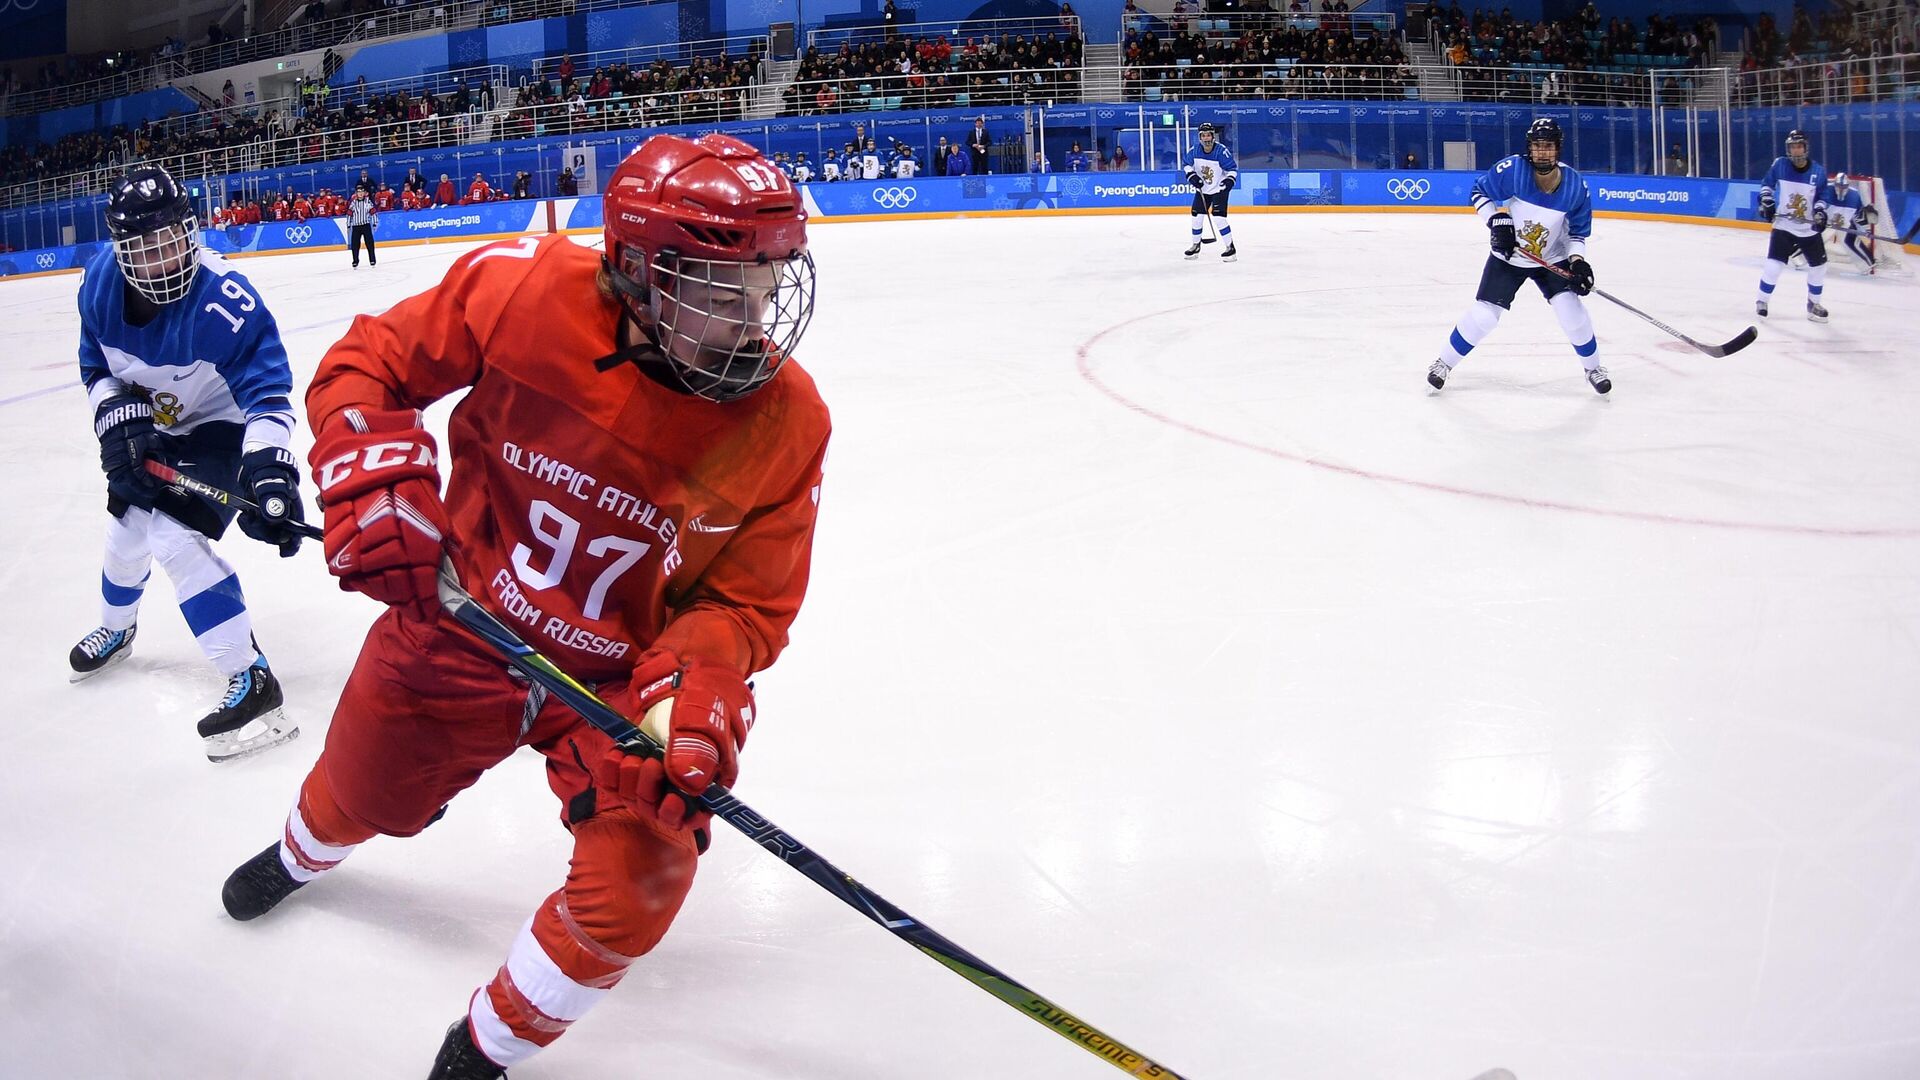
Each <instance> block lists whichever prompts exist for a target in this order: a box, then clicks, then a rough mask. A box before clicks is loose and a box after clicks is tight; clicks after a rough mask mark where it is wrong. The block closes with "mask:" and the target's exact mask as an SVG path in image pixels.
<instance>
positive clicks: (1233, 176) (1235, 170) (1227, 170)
mask: <svg viewBox="0 0 1920 1080" xmlns="http://www.w3.org/2000/svg"><path fill="white" fill-rule="evenodd" d="M1220 169H1221V171H1222V172H1223V173H1224V174H1225V175H1224V176H1222V177H1221V179H1223V180H1231V181H1233V182H1234V183H1235V184H1238V183H1239V182H1240V170H1239V163H1238V162H1236V161H1234V160H1233V151H1231V150H1229V149H1227V147H1226V144H1224V143H1222V144H1221V146H1220Z"/></svg>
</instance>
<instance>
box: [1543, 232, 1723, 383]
mask: <svg viewBox="0 0 1920 1080" xmlns="http://www.w3.org/2000/svg"><path fill="white" fill-rule="evenodd" d="M1513 250H1515V251H1518V252H1519V253H1520V254H1522V255H1525V256H1526V257H1527V258H1529V259H1532V260H1533V261H1534V262H1537V263H1539V264H1540V265H1541V266H1544V267H1546V268H1547V269H1548V270H1551V271H1553V272H1554V273H1556V274H1558V275H1560V276H1561V277H1563V278H1566V279H1567V280H1568V281H1572V280H1573V275H1572V274H1569V273H1567V272H1566V271H1565V270H1562V269H1560V268H1559V267H1557V266H1555V265H1553V264H1552V263H1550V262H1548V261H1547V260H1545V259H1543V258H1541V257H1540V256H1538V255H1535V254H1534V253H1533V252H1531V251H1528V250H1527V249H1526V248H1524V247H1516V248H1514V249H1513ZM1593 291H1594V293H1595V294H1596V295H1598V296H1601V297H1604V298H1606V299H1608V300H1611V301H1613V302H1614V303H1616V304H1619V305H1620V306H1621V307H1623V308H1626V309H1627V310H1628V311H1631V312H1633V313H1634V314H1635V315H1638V316H1640V317H1641V318H1643V319H1645V320H1647V321H1648V322H1650V323H1652V324H1653V325H1655V326H1657V327H1659V328H1660V329H1662V330H1665V331H1666V332H1667V333H1669V334H1672V335H1673V336H1674V337H1677V338H1679V339H1680V340H1681V341H1684V342H1686V343H1687V344H1689V345H1691V346H1693V347H1694V348H1696V349H1699V350H1700V351H1701V352H1703V353H1706V354H1707V355H1708V356H1732V355H1733V354H1734V353H1737V352H1739V351H1740V350H1741V349H1744V348H1746V347H1747V346H1749V345H1751V344H1753V339H1755V338H1757V337H1759V336H1760V331H1759V330H1757V329H1755V328H1753V327H1751V326H1749V327H1747V328H1746V329H1745V330H1742V331H1740V332H1739V333H1738V334H1735V335H1734V336H1733V338H1732V339H1731V340H1729V341H1728V342H1727V343H1726V344H1725V345H1706V344H1702V343H1701V342H1698V341H1695V340H1693V339H1692V338H1690V337H1688V336H1687V335H1685V334H1683V333H1681V332H1680V331H1678V330H1675V329H1674V328H1673V327H1671V326H1668V325H1667V324H1666V323H1663V322H1661V321H1660V320H1659V319H1656V318H1654V317H1653V316H1651V315H1649V314H1647V313H1646V312H1644V311H1641V310H1640V309H1639V308H1637V307H1634V306H1633V305H1632V304H1629V303H1627V302H1626V301H1625V300H1622V299H1620V298H1619V297H1617V296H1615V295H1613V294H1612V293H1610V292H1608V291H1606V290H1605V289H1601V288H1595V289H1594V290H1593Z"/></svg>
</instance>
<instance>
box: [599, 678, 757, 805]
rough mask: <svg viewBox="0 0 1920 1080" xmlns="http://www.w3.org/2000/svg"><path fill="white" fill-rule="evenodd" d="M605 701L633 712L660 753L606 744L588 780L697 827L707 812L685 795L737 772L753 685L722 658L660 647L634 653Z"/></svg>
mask: <svg viewBox="0 0 1920 1080" xmlns="http://www.w3.org/2000/svg"><path fill="white" fill-rule="evenodd" d="M609 703H610V704H612V705H613V706H614V707H615V708H617V709H619V710H620V711H622V712H624V713H626V714H627V715H629V716H633V717H637V718H639V721H640V730H642V731H644V732H646V733H647V734H648V735H650V736H652V737H653V740H654V741H655V742H657V743H659V744H660V745H661V746H662V747H664V748H665V749H666V756H665V757H664V758H643V757H639V756H637V755H634V754H628V753H625V752H624V751H622V750H621V749H620V748H619V747H613V748H611V749H609V750H608V751H607V753H606V755H605V756H603V757H602V758H601V759H600V761H599V762H598V763H597V765H596V766H595V769H594V780H595V782H596V783H597V784H598V785H599V786H600V787H602V788H604V789H606V790H607V791H608V792H609V793H611V794H613V795H615V796H617V797H618V798H619V799H620V800H621V801H622V802H625V803H626V804H628V805H629V806H631V807H633V808H634V809H635V810H637V811H639V812H641V813H645V814H653V815H654V816H656V817H658V818H659V819H660V821H661V823H663V824H665V825H667V826H668V827H669V828H675V829H679V828H685V827H688V826H692V827H695V828H700V827H704V826H705V825H706V823H707V820H708V818H709V817H711V816H712V815H710V814H708V813H706V812H704V811H694V810H693V809H692V800H691V799H689V798H688V796H690V795H698V794H699V793H701V792H703V791H705V790H706V789H707V785H709V784H722V785H725V786H728V787H731V786H732V785H733V782H734V781H735V780H736V779H738V778H739V776H740V748H741V747H742V746H745V745H746V742H747V732H749V731H752V730H753V688H752V687H751V686H748V685H747V681H746V680H745V679H744V678H742V677H741V676H740V673H739V672H737V671H735V670H733V669H732V668H730V667H728V666H726V665H725V664H715V663H710V662H708V661H704V660H694V661H691V662H689V663H685V664H682V663H681V661H680V658H679V657H678V656H675V655H674V654H673V653H671V652H667V651H666V650H664V649H660V650H654V651H651V652H647V653H645V654H643V655H642V656H641V657H640V662H639V663H638V664H637V665H635V666H634V669H633V678H632V680H631V681H629V682H628V683H627V686H626V688H625V689H624V690H621V691H619V692H617V693H616V694H614V695H613V696H612V698H611V699H610V700H609Z"/></svg>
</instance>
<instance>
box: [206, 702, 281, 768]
mask: <svg viewBox="0 0 1920 1080" xmlns="http://www.w3.org/2000/svg"><path fill="white" fill-rule="evenodd" d="M299 737H300V728H299V726H298V725H295V724H290V723H288V722H287V717H286V714H285V713H284V712H282V711H281V710H279V709H274V710H272V711H270V712H264V713H261V714H260V715H259V716H256V717H254V718H253V719H252V720H249V721H247V722H246V723H245V724H243V725H242V726H240V727H238V728H235V729H234V730H232V731H223V732H221V733H220V734H218V735H209V736H207V737H206V738H204V739H202V740H201V742H203V743H205V744H206V747H207V760H208V761H211V762H213V763H215V764H225V763H226V762H229V761H238V760H239V759H241V758H243V757H248V756H250V755H253V754H257V753H259V752H260V751H262V750H271V749H273V748H274V747H276V746H279V745H280V744H281V743H283V742H291V741H293V740H294V739H297V738H299Z"/></svg>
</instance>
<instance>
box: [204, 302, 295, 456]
mask: <svg viewBox="0 0 1920 1080" xmlns="http://www.w3.org/2000/svg"><path fill="white" fill-rule="evenodd" d="M247 322H248V330H250V331H252V332H251V333H249V334H246V335H244V339H243V340H242V341H238V342H235V347H234V351H233V353H232V354H231V355H229V356H228V357H227V358H226V359H224V360H222V361H221V362H220V364H219V365H218V366H219V369H220V375H221V377H222V378H224V379H225V380H226V381H227V388H228V390H230V391H231V392H232V394H233V402H234V404H235V405H238V406H239V407H240V411H241V412H242V413H245V414H246V417H247V421H246V423H247V429H246V437H245V440H244V441H243V443H242V447H241V449H242V450H243V451H245V452H248V453H251V452H252V451H254V450H258V449H261V448H262V447H268V446H276V447H280V448H282V449H286V448H287V447H288V444H289V443H291V442H292V437H293V424H294V418H293V371H292V369H291V368H290V367H289V365H288V363H287V350H286V346H284V345H283V344H281V341H280V328H279V326H277V325H276V324H275V323H274V321H273V315H272V313H270V312H268V311H267V309H266V306H265V305H264V304H263V305H261V307H260V310H259V311H257V312H255V313H253V314H251V315H249V316H248V317H247ZM256 327H257V329H256Z"/></svg>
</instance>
